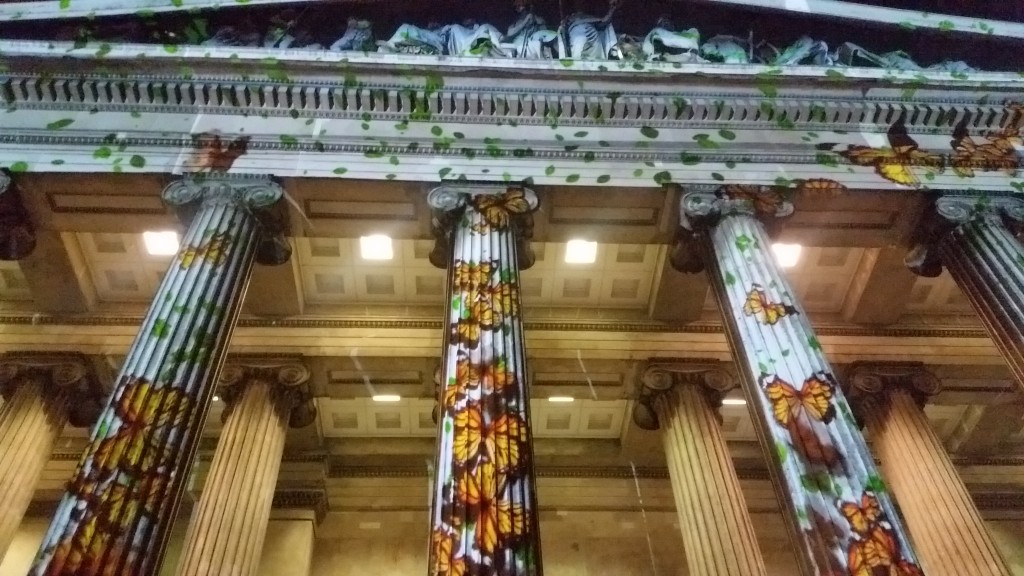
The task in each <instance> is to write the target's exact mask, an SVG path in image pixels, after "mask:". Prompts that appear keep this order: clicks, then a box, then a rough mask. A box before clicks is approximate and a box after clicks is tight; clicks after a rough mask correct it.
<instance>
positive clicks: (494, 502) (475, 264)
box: [429, 186, 542, 576]
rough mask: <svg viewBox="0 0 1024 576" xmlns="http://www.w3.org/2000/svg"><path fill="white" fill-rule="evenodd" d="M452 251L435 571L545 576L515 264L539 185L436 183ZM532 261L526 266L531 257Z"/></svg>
mask: <svg viewBox="0 0 1024 576" xmlns="http://www.w3.org/2000/svg"><path fill="white" fill-rule="evenodd" d="M429 201H430V205H431V206H432V207H433V208H435V209H436V210H438V213H439V216H438V217H437V219H436V222H435V223H436V224H437V228H438V229H439V235H440V238H439V246H442V247H444V246H448V247H449V248H450V251H448V252H447V254H445V253H444V252H445V251H444V249H443V248H441V249H439V250H435V255H434V258H433V261H434V262H435V263H439V262H440V261H442V260H444V259H445V258H444V256H447V259H448V262H447V265H448V270H449V278H448V296H449V303H448V319H447V324H446V325H447V326H448V329H447V331H446V336H447V337H446V345H445V350H444V362H443V366H442V369H441V373H442V379H441V380H442V382H441V402H440V405H441V406H440V419H441V423H440V426H439V428H438V434H439V442H438V455H437V466H436V474H437V477H436V482H435V489H434V496H433V510H432V512H431V540H432V542H431V547H430V569H429V573H430V574H431V576H485V575H491V574H502V575H506V576H540V575H541V574H542V568H541V554H540V534H539V532H538V526H537V498H536V487H535V480H534V473H533V446H532V435H531V433H530V414H529V395H528V394H527V386H526V375H527V372H526V358H525V356H526V355H525V350H524V347H523V325H522V319H521V317H520V302H519V269H520V265H521V264H529V263H532V258H531V257H530V256H531V255H530V252H529V248H528V246H527V245H526V239H527V238H528V237H529V233H530V227H531V226H530V225H531V222H530V213H531V212H533V211H534V210H535V209H536V208H537V197H536V195H535V194H534V193H533V191H532V190H529V189H523V188H509V189H506V188H505V187H497V186H495V187H475V188H471V187H455V186H442V187H440V188H437V189H435V190H433V191H431V193H430V196H429ZM524 267H525V266H524Z"/></svg>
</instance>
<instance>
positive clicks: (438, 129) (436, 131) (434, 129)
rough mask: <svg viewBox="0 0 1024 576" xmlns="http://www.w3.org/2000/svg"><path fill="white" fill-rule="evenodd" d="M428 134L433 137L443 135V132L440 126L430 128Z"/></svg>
mask: <svg viewBox="0 0 1024 576" xmlns="http://www.w3.org/2000/svg"><path fill="white" fill-rule="evenodd" d="M430 133H431V134H433V135H434V136H440V135H441V134H444V130H442V129H441V127H440V126H432V127H431V128H430Z"/></svg>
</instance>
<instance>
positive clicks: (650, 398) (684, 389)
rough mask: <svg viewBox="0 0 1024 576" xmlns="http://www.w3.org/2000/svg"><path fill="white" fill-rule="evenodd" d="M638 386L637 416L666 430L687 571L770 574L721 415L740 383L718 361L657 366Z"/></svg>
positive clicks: (710, 575)
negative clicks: (724, 399)
mask: <svg viewBox="0 0 1024 576" xmlns="http://www.w3.org/2000/svg"><path fill="white" fill-rule="evenodd" d="M641 381H642V383H643V388H642V390H641V393H640V399H639V401H638V402H637V404H636V408H635V409H634V412H633V419H634V421H636V423H637V425H638V426H640V427H641V428H645V429H648V430H652V429H656V428H659V427H660V428H661V429H662V430H663V436H662V443H663V444H664V445H665V456H666V459H667V460H668V471H669V476H670V478H671V480H672V492H673V494H674V495H675V502H676V513H677V514H678V515H679V528H680V530H681V531H682V533H683V546H684V547H685V550H686V563H687V565H688V566H689V574H701V575H705V576H749V575H762V576H763V575H766V574H767V571H766V570H765V567H764V560H763V559H762V558H761V551H760V550H759V549H758V547H757V537H756V536H755V535H754V526H753V524H751V521H750V515H749V514H748V512H747V504H746V502H745V501H744V499H743V492H742V491H741V490H740V483H739V478H737V477H736V470H735V469H734V468H733V464H732V458H731V457H730V456H729V448H728V446H726V444H725V438H723V437H722V430H721V417H720V416H719V415H718V411H717V409H718V407H719V406H721V403H722V397H723V396H724V395H725V393H726V392H728V391H729V390H730V389H732V388H734V387H735V386H736V380H735V378H734V377H733V376H732V375H731V374H729V373H728V372H726V371H725V370H723V369H722V368H721V367H719V366H716V365H715V364H703V365H702V364H678V365H665V364H652V365H651V366H649V367H648V368H647V369H646V370H645V371H644V373H643V376H642V377H641Z"/></svg>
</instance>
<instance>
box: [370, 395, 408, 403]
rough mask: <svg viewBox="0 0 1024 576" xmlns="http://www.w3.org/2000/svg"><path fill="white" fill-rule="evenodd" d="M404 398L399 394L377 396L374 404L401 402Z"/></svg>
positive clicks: (374, 397)
mask: <svg viewBox="0 0 1024 576" xmlns="http://www.w3.org/2000/svg"><path fill="white" fill-rule="evenodd" d="M401 400H402V397H401V396H399V395H398V394H375V395H374V396H373V401H374V402H401Z"/></svg>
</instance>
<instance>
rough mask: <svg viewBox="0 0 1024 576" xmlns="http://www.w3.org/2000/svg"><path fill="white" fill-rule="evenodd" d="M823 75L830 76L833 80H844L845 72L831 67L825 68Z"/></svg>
mask: <svg viewBox="0 0 1024 576" xmlns="http://www.w3.org/2000/svg"><path fill="white" fill-rule="evenodd" d="M825 76H826V77H827V78H832V79H833V80H846V74H843V73H842V72H840V71H839V70H833V69H831V68H829V69H828V70H825Z"/></svg>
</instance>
